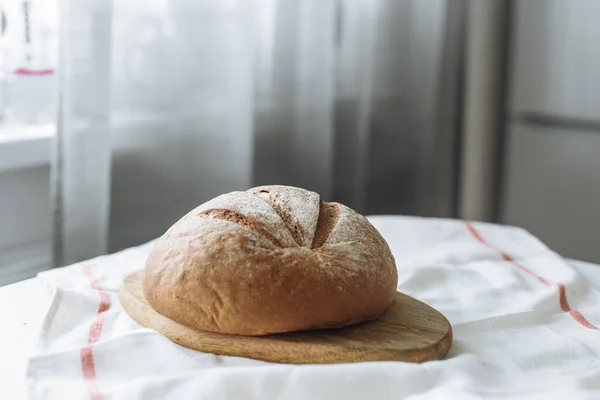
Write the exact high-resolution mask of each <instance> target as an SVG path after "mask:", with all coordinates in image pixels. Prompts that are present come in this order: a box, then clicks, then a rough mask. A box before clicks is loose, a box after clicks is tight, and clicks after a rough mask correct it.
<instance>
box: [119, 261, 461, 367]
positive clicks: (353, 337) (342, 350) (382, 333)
mask: <svg viewBox="0 0 600 400" xmlns="http://www.w3.org/2000/svg"><path fill="white" fill-rule="evenodd" d="M142 273H143V271H138V272H135V273H133V274H131V275H129V276H128V277H127V278H125V281H124V283H123V286H122V287H121V289H120V291H119V298H120V300H121V304H122V305H123V308H124V309H125V310H126V311H127V313H129V315H131V317H132V318H133V319H135V320H136V321H137V322H139V323H140V324H142V325H143V326H145V327H148V328H151V329H154V330H156V331H158V332H160V333H162V334H163V335H165V336H166V337H168V338H169V339H171V340H172V341H173V342H175V343H178V344H180V345H182V346H185V347H188V348H191V349H194V350H199V351H202V352H206V353H213V354H220V355H229V356H238V357H248V358H253V359H257V360H264V361H271V362H279V363H292V364H334V363H351V362H363V361H408V362H415V363H420V362H424V361H429V360H439V359H441V358H442V357H444V356H445V355H446V353H447V352H448V349H449V348H450V344H451V342H452V327H451V326H450V323H449V322H448V320H447V319H446V318H445V317H444V316H443V315H442V314H440V313H439V312H438V311H436V310H434V309H433V308H431V307H429V306H428V305H426V304H424V303H421V302H420V301H418V300H415V299H413V298H412V297H409V296H406V295H404V294H402V293H396V297H395V299H394V302H393V303H392V305H391V306H390V307H389V308H388V310H387V311H386V312H385V313H384V314H383V315H382V316H381V317H379V318H378V319H376V320H374V321H370V322H365V323H361V324H357V325H352V326H349V327H346V328H337V329H327V330H316V331H305V332H293V333H285V334H276V335H268V336H236V335H225V334H220V333H213V332H204V331H196V330H194V329H191V328H188V327H186V326H183V325H181V324H179V323H177V322H175V321H173V320H171V319H169V318H167V317H165V316H163V315H161V314H159V313H158V312H157V311H155V310H154V309H153V308H152V306H150V304H149V303H148V302H147V301H146V298H145V297H144V293H143V290H142V285H141V277H142Z"/></svg>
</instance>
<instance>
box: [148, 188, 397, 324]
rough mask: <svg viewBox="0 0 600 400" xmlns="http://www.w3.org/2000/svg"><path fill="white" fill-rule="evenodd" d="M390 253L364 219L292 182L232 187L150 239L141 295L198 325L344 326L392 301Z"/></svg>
mask: <svg viewBox="0 0 600 400" xmlns="http://www.w3.org/2000/svg"><path fill="white" fill-rule="evenodd" d="M397 282H398V275H397V271H396V265H395V262H394V257H393V256H392V253H391V252H390V249H389V247H388V245H387V243H386V242H385V240H384V239H383V238H382V237H381V235H380V234H379V232H377V230H376V229H375V228H374V227H373V226H372V225H371V224H370V223H369V221H367V219H366V218H365V217H363V216H362V215H360V214H358V213H356V212H355V211H353V210H352V209H350V208H348V207H346V206H344V205H342V204H338V203H326V202H323V201H321V200H320V198H319V195H318V194H317V193H314V192H310V191H308V190H304V189H299V188H295V187H290V186H262V187H257V188H253V189H249V190H248V191H246V192H232V193H228V194H224V195H222V196H219V197H216V198H214V199H213V200H210V201H208V202H207V203H204V204H203V205H201V206H199V207H197V208H196V209H194V210H193V211H191V212H190V213H188V214H187V215H185V216H184V217H183V218H181V219H180V220H179V221H178V222H177V223H175V224H174V225H173V226H172V227H171V228H170V229H169V230H168V231H167V232H166V233H165V234H164V235H163V236H162V237H161V238H159V239H158V240H157V241H156V244H155V247H154V249H153V250H152V252H151V253H150V255H149V257H148V259H147V261H146V268H145V271H144V280H143V289H144V295H145V296H146V299H147V300H148V302H149V303H150V305H152V307H153V308H154V309H155V310H156V311H158V312H159V313H161V314H162V315H164V316H166V317H168V318H171V319H172V320H174V321H176V322H179V323H180V324H183V325H186V326H188V327H190V328H193V329H197V330H204V331H212V332H220V333H228V334H239V335H265V334H270V333H278V332H290V331H298V330H308V329H316V328H329V327H341V326H346V325H350V324H354V323H358V322H362V321H366V320H370V319H374V318H376V317H378V316H379V315H380V314H381V313H383V311H384V310H385V309H386V308H387V307H388V306H389V305H390V304H391V302H392V299H393V297H394V294H395V292H396V286H397Z"/></svg>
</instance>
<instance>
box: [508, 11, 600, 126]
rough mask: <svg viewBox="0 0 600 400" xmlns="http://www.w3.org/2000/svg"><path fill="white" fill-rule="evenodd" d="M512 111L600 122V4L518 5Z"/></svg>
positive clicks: (511, 98)
mask: <svg viewBox="0 0 600 400" xmlns="http://www.w3.org/2000/svg"><path fill="white" fill-rule="evenodd" d="M514 7H515V9H514V12H515V15H514V21H515V24H514V28H513V31H512V54H511V60H512V65H511V72H512V73H511V78H512V79H511V85H510V88H511V94H510V106H509V107H510V111H511V112H512V113H513V115H514V114H518V115H522V114H528V115H530V114H534V115H535V114H538V115H541V116H542V117H543V116H544V115H552V116H555V117H569V118H573V119H578V120H584V121H587V120H598V119H600V73H598V71H600V24H599V23H598V16H599V15H600V1H597V0H527V1H515V2H514Z"/></svg>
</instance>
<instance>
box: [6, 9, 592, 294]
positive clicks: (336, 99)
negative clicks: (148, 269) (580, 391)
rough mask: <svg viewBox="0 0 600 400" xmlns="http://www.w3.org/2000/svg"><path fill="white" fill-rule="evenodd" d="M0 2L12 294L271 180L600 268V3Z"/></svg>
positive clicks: (151, 235) (366, 210) (375, 210)
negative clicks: (472, 227) (489, 232)
mask: <svg viewBox="0 0 600 400" xmlns="http://www.w3.org/2000/svg"><path fill="white" fill-rule="evenodd" d="M0 10H1V13H2V15H1V28H2V30H1V37H0V221H1V222H2V223H1V224H0V284H6V283H10V282H13V281H17V280H20V279H24V278H28V277H31V276H33V275H35V274H36V273H37V272H38V271H41V270H44V269H47V268H51V267H53V266H62V265H65V264H69V263H73V262H77V261H80V260H84V259H88V258H91V257H94V256H97V255H101V254H105V253H107V252H114V251H118V250H121V249H124V248H127V247H130V246H134V245H138V244H141V243H144V242H147V241H149V240H152V239H154V238H156V237H157V236H159V235H160V234H162V233H163V232H164V231H165V230H166V229H167V228H168V227H169V226H170V225H171V224H172V223H174V222H175V221H176V220H177V219H178V218H179V217H180V216H182V215H183V214H184V213H186V212H187V211H189V210H190V209H192V208H193V207H195V206H196V205H199V204H201V203H202V202H204V201H206V200H208V199H210V198H212V197H214V196H216V195H218V194H221V193H224V192H228V191H233V190H244V189H246V188H249V187H252V186H256V185H260V184H287V185H295V186H301V187H305V188H308V189H312V190H315V191H317V192H319V193H321V195H322V197H323V198H324V199H326V200H335V201H339V202H342V203H345V204H347V205H349V206H350V207H353V208H355V209H356V210H358V211H360V212H361V213H364V214H371V215H372V214H402V215H415V216H425V217H440V218H465V219H473V220H479V221H489V222H495V223H501V224H510V225H517V226H522V227H524V228H526V229H528V230H529V231H531V232H532V233H533V234H534V235H537V236H538V237H539V238H540V239H541V240H542V241H544V242H545V243H546V244H548V245H549V246H550V247H551V248H553V249H554V250H556V251H557V252H559V253H561V254H563V255H565V256H568V257H571V258H576V259H580V260H587V261H595V262H600V246H598V245H597V244H596V243H595V240H594V238H597V237H600V223H599V222H600V215H599V214H598V206H597V204H600V157H599V155H600V24H599V23H598V16H600V1H597V0H522V1H519V0H512V1H511V0H486V1H483V0H482V1H479V0H471V1H469V0H301V1H298V0H253V1H250V0H154V1H142V0H125V1H112V2H111V1H98V0H2V1H1V3H0Z"/></svg>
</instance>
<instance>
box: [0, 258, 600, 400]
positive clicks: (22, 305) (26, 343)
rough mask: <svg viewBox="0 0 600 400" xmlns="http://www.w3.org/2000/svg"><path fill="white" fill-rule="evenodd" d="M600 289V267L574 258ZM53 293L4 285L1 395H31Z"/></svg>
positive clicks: (0, 292) (27, 284)
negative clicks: (32, 359) (33, 361)
mask: <svg viewBox="0 0 600 400" xmlns="http://www.w3.org/2000/svg"><path fill="white" fill-rule="evenodd" d="M570 262H571V264H572V265H573V267H574V268H575V269H576V270H578V271H579V272H580V273H581V274H583V275H584V276H586V277H587V278H588V279H589V280H590V282H591V284H592V285H593V286H594V287H596V288H598V289H599V290H600V266H599V265H595V264H591V263H586V262H581V261H575V260H570ZM49 300H50V293H49V292H48V290H47V288H45V287H44V286H43V285H42V283H41V282H40V281H39V280H37V279H36V278H33V279H28V280H25V281H22V282H17V283H14V284H11V285H8V286H4V287H0V326H1V328H0V355H2V356H1V357H0V398H10V399H13V400H21V399H26V398H27V392H26V379H25V373H26V368H27V359H28V356H29V355H30V354H31V353H32V352H33V351H34V349H35V345H36V342H37V337H38V333H39V330H40V328H41V325H42V319H43V317H44V314H45V312H46V307H47V306H48V301H49Z"/></svg>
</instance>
